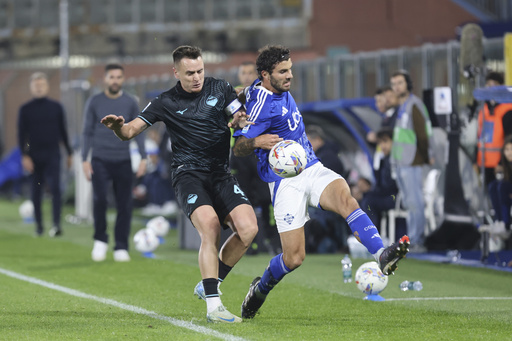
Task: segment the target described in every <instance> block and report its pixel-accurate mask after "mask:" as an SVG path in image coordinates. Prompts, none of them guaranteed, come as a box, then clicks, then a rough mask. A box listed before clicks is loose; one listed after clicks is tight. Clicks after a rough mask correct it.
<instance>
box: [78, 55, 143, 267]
mask: <svg viewBox="0 0 512 341" xmlns="http://www.w3.org/2000/svg"><path fill="white" fill-rule="evenodd" d="M123 82H124V69H123V67H122V66H121V65H119V64H108V65H107V66H106V67H105V78H104V83H105V86H106V87H105V90H104V91H103V92H101V93H99V94H97V95H94V96H92V97H91V98H89V100H88V101H87V103H86V105H85V111H84V130H83V148H82V160H83V162H82V166H83V171H84V173H85V177H86V178H87V180H92V187H93V215H94V236H93V238H94V247H93V250H92V253H91V256H92V260H93V261H96V262H100V261H104V260H105V259H106V254H107V249H108V239H109V236H108V233H107V206H108V200H107V192H108V188H109V185H110V184H112V185H113V189H114V196H115V201H116V209H117V218H116V223H115V228H114V236H115V245H114V260H115V261H119V262H126V261H129V260H130V255H129V254H128V237H129V236H130V226H131V219H132V165H131V160H130V144H129V142H126V141H121V140H120V139H119V138H118V137H117V136H115V135H114V134H112V131H111V130H110V129H108V128H106V127H104V126H103V124H101V123H100V121H101V119H102V118H103V117H104V116H105V115H106V114H110V113H122V114H123V115H125V119H126V120H127V121H129V120H132V119H134V118H136V117H137V115H138V114H139V106H138V104H137V102H136V101H135V99H134V98H133V97H132V96H131V95H129V94H127V93H124V92H123V90H122V86H123ZM136 141H137V145H138V148H139V153H140V156H141V162H140V164H139V169H138V171H137V177H141V176H143V175H144V173H145V171H146V152H145V148H144V135H143V134H141V135H139V136H138V137H137V139H136ZM91 150H92V155H91V161H90V162H89V161H88V156H89V151H91Z"/></svg>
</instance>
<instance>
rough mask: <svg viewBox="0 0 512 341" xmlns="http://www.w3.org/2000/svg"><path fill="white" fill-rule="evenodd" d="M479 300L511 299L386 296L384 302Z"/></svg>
mask: <svg viewBox="0 0 512 341" xmlns="http://www.w3.org/2000/svg"><path fill="white" fill-rule="evenodd" d="M445 300H447V301H448V300H451V301H470V300H473V301H479V300H497V301H501V300H512V297H406V298H386V302H391V301H445Z"/></svg>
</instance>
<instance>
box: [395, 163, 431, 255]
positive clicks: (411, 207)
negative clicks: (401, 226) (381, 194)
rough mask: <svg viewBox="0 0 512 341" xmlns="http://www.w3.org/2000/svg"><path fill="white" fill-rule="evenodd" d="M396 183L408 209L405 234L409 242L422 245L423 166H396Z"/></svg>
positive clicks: (423, 222)
mask: <svg viewBox="0 0 512 341" xmlns="http://www.w3.org/2000/svg"><path fill="white" fill-rule="evenodd" d="M396 183H397V185H398V188H399V190H400V193H401V195H402V196H403V197H402V199H403V200H402V204H403V205H404V207H405V208H406V209H407V210H408V211H409V215H408V217H407V234H408V235H409V238H410V240H411V244H419V245H423V241H424V237H423V231H424V230H425V224H426V223H427V221H426V219H425V199H424V197H423V167H422V166H406V167H404V166H400V167H397V179H396Z"/></svg>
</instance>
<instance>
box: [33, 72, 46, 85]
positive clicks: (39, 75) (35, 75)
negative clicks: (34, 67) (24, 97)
mask: <svg viewBox="0 0 512 341" xmlns="http://www.w3.org/2000/svg"><path fill="white" fill-rule="evenodd" d="M38 79H44V80H46V81H48V76H47V75H46V73H44V72H40V71H38V72H34V73H33V74H32V75H30V82H31V83H32V82H33V81H35V80H38Z"/></svg>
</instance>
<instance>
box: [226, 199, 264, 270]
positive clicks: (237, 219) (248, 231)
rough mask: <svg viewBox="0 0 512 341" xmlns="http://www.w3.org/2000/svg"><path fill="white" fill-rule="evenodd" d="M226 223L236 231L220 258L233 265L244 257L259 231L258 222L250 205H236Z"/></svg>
mask: <svg viewBox="0 0 512 341" xmlns="http://www.w3.org/2000/svg"><path fill="white" fill-rule="evenodd" d="M226 223H227V224H228V225H229V226H230V227H231V229H232V230H233V231H234V232H233V234H232V235H231V236H229V238H228V239H227V240H226V242H225V243H224V245H222V248H221V250H220V255H219V258H220V260H221V261H222V262H223V263H224V264H226V265H228V266H230V267H233V266H235V264H236V263H237V262H238V261H239V260H240V258H242V256H243V255H244V253H245V251H247V249H248V248H249V246H250V245H251V243H252V240H253V239H254V237H255V236H256V234H257V233H258V222H257V220H256V215H255V214H254V210H253V208H252V207H251V206H250V205H245V204H244V205H239V206H237V207H235V208H234V209H233V210H232V211H231V212H230V213H229V215H228V217H227V218H226Z"/></svg>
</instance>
